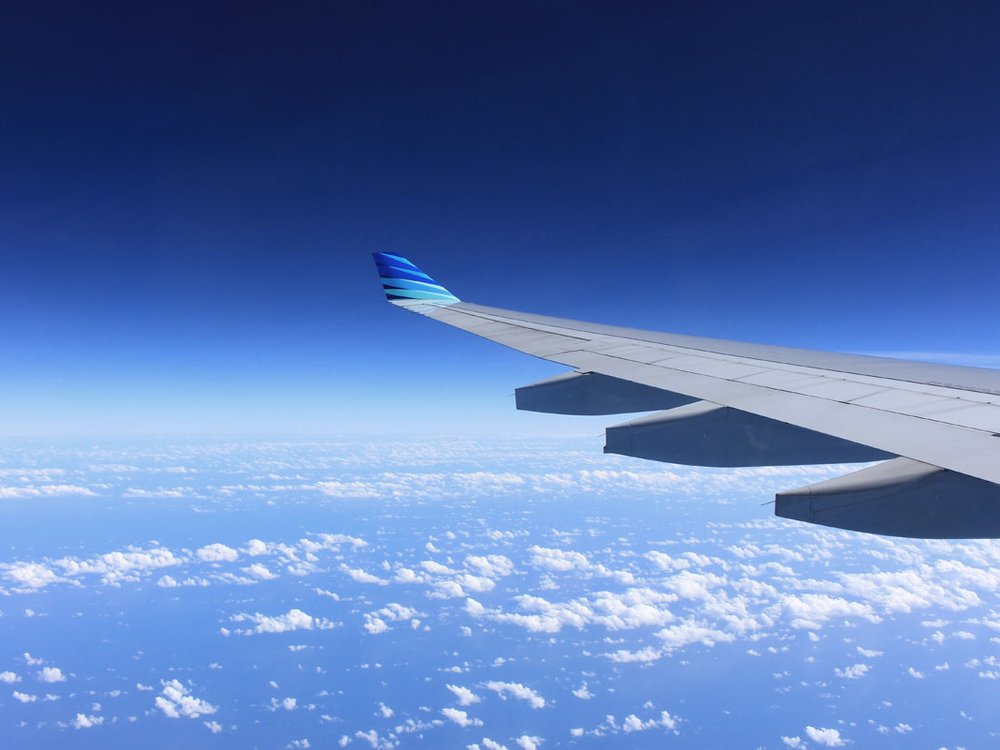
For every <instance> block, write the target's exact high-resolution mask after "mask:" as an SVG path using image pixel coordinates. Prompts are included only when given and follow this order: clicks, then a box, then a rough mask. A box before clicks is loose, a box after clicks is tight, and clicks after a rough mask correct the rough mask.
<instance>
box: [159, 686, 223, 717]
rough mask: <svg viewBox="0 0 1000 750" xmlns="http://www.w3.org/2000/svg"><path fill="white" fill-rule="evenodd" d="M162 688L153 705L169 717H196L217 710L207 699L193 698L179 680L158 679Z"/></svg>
mask: <svg viewBox="0 0 1000 750" xmlns="http://www.w3.org/2000/svg"><path fill="white" fill-rule="evenodd" d="M160 684H161V685H162V686H163V690H162V691H161V692H160V695H158V696H156V700H155V701H154V705H155V706H156V707H157V708H158V709H160V710H161V711H163V713H164V715H166V716H167V717H169V718H171V719H179V718H180V717H182V716H186V717H188V718H191V719H197V718H198V717H199V716H203V715H210V714H214V713H215V712H216V711H218V708H217V707H216V706H213V705H212V704H211V703H208V702H207V701H204V700H201V699H200V698H195V697H194V696H193V695H191V691H190V690H189V689H188V688H187V687H185V686H184V685H183V684H181V682H180V681H179V680H176V679H175V680H160Z"/></svg>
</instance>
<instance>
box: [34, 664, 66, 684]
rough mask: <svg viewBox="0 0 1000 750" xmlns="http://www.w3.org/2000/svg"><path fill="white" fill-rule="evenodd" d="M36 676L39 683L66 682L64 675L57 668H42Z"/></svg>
mask: <svg viewBox="0 0 1000 750" xmlns="http://www.w3.org/2000/svg"><path fill="white" fill-rule="evenodd" d="M37 676H38V681H39V682H66V675H64V674H63V672H62V670H61V669H59V667H42V670H41V671H40V672H39V673H38V675H37Z"/></svg>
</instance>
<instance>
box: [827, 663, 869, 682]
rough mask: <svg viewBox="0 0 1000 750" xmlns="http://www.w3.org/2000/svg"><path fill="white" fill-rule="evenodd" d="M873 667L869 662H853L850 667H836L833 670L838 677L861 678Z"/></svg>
mask: <svg viewBox="0 0 1000 750" xmlns="http://www.w3.org/2000/svg"><path fill="white" fill-rule="evenodd" d="M870 669H871V667H869V666H868V665H867V664H852V665H851V666H849V667H844V668H843V669H839V668H835V669H834V670H833V672H834V674H836V675H837V677H842V678H844V679H847V680H860V679H861V678H862V677H864V676H865V675H866V674H868V671H869V670H870Z"/></svg>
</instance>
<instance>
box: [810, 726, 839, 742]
mask: <svg viewBox="0 0 1000 750" xmlns="http://www.w3.org/2000/svg"><path fill="white" fill-rule="evenodd" d="M806 736H808V737H809V739H811V740H812V741H813V742H815V743H816V744H817V745H823V746H825V747H842V746H843V745H846V744H847V743H846V742H845V741H844V739H843V738H842V737H841V736H840V731H839V730H837V729H817V728H816V727H809V726H807V727H806Z"/></svg>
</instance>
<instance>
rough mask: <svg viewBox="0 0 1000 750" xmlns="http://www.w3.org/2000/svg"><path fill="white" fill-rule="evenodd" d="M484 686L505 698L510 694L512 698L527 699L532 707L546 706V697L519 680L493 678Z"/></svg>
mask: <svg viewBox="0 0 1000 750" xmlns="http://www.w3.org/2000/svg"><path fill="white" fill-rule="evenodd" d="M484 687H485V688H486V689H487V690H492V691H493V692H494V693H496V694H497V695H498V696H500V698H502V699H504V700H506V699H507V696H508V695H509V696H511V697H512V698H517V699H518V700H522V701H527V702H528V704H529V705H530V706H531V707H532V708H545V699H544V698H543V697H542V696H540V695H539V694H538V693H536V692H535V691H534V690H532V689H531V688H529V687H527V686H526V685H522V684H521V683H519V682H500V681H498V680H491V681H490V682H487V683H486V684H485V685H484Z"/></svg>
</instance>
